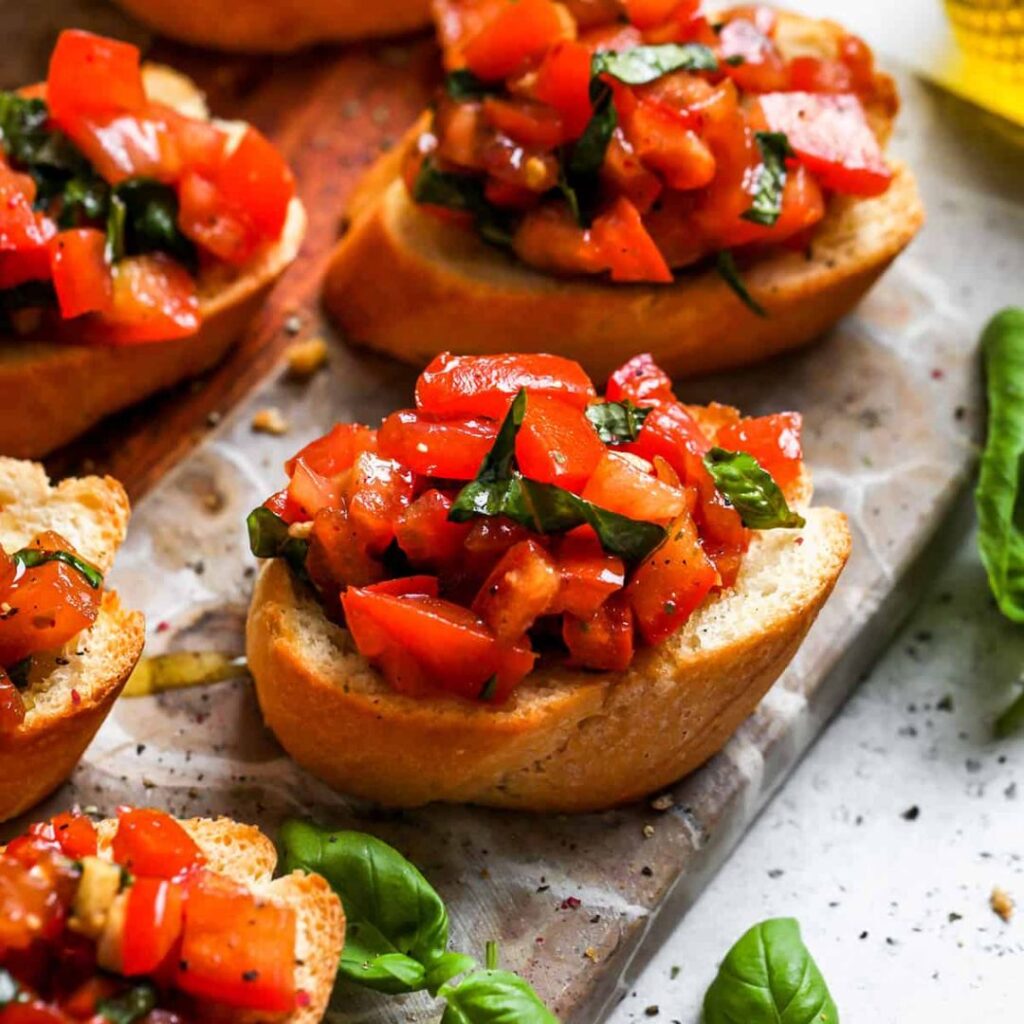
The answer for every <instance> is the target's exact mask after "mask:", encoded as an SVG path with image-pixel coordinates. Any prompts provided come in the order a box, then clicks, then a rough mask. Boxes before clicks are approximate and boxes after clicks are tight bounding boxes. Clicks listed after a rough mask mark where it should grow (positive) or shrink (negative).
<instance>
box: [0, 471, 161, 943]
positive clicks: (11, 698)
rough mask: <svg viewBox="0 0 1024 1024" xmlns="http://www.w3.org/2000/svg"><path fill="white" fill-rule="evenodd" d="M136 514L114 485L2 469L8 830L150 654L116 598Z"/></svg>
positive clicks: (1, 630)
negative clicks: (111, 585)
mask: <svg viewBox="0 0 1024 1024" xmlns="http://www.w3.org/2000/svg"><path fill="white" fill-rule="evenodd" d="M128 514H129V509H128V499H127V497H126V496H125V493H124V489H123V488H122V487H121V485H120V484H119V483H118V482H117V481H116V480H112V479H111V478H110V477H104V478H100V477H85V478H83V479H78V480H76V479H69V480H64V481H62V482H61V483H59V484H57V485H56V486H53V485H51V484H50V482H49V480H48V479H47V477H46V473H45V472H44V471H43V468H42V466H39V465H36V464H35V463H31V462H19V461H17V460H15V459H8V458H0V821H5V820H7V819H8V818H12V817H14V816H15V815H17V814H20V813H21V812H22V811H25V810H27V809H28V808H29V807H32V806H33V805H34V804H36V803H38V802H39V801H40V800H41V799H42V798H43V797H44V796H46V795H47V794H48V793H50V792H51V791H52V790H54V789H56V788H57V786H59V785H60V784H61V783H62V782H63V781H64V780H65V779H67V777H68V776H69V775H70V774H71V772H72V770H73V768H74V767H75V764H76V763H77V762H78V759H79V758H80V757H81V755H82V752H83V751H84V750H85V748H86V747H87V746H88V744H89V742H90V740H91V739H92V737H93V736H94V735H95V733H96V730H97V729H98V728H99V727H100V725H101V724H102V723H103V720H104V719H105V718H106V716H107V714H108V713H109V711H110V708H111V706H112V705H113V703H114V701H115V700H116V699H117V696H118V694H119V693H120V692H121V689H122V687H123V686H124V684H125V682H127V680H128V677H129V675H130V674H131V671H132V669H133V668H134V667H135V663H136V662H137V661H138V659H139V655H140V654H141V653H142V646H143V642H144V639H145V628H144V623H143V618H142V615H141V614H140V613H139V612H133V611H129V610H128V609H126V608H124V607H123V606H122V604H121V602H120V600H119V598H118V596H117V594H116V593H115V592H114V591H112V590H108V589H106V587H105V586H104V576H105V574H106V573H107V572H108V571H109V570H110V568H111V566H112V565H113V562H114V554H115V552H116V551H117V549H118V547H120V545H121V542H122V541H123V540H124V535H125V530H126V528H127V525H128ZM2 946H3V942H2V940H0V948H2Z"/></svg>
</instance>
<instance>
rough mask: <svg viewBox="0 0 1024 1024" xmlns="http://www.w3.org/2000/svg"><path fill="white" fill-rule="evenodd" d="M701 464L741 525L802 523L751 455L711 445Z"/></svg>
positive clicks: (755, 527) (757, 527) (768, 527)
mask: <svg viewBox="0 0 1024 1024" xmlns="http://www.w3.org/2000/svg"><path fill="white" fill-rule="evenodd" d="M704 465H705V466H706V467H707V470H708V472H709V473H710V474H711V477H712V479H713V480H714V481H715V486H716V487H717V488H718V489H719V491H721V492H722V494H724V495H725V497H726V498H727V499H728V500H729V503H730V504H731V505H732V506H733V507H734V508H735V509H736V511H737V512H739V514H740V518H741V519H742V520H743V525H744V526H747V527H749V528H750V529H752V530H774V529H778V528H780V527H781V528H785V529H793V528H795V527H801V526H804V525H805V520H804V518H803V516H801V515H799V514H797V513H796V512H794V511H793V510H792V509H791V508H790V507H789V505H788V504H787V503H786V496H785V495H784V494H783V493H782V491H781V489H780V488H779V485H778V484H777V483H776V482H775V480H774V479H773V478H772V476H771V474H770V473H766V472H765V471H764V470H763V469H762V468H761V465H760V463H759V462H758V461H757V459H755V458H754V456H753V455H748V454H747V453H746V452H730V451H726V449H724V448H712V449H711V451H709V452H708V453H707V455H705V456H704Z"/></svg>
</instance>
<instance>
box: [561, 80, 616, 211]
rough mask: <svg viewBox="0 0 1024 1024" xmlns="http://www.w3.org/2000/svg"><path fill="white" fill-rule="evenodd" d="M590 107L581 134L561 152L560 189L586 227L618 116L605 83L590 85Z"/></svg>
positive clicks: (609, 90)
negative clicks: (588, 115)
mask: <svg viewBox="0 0 1024 1024" xmlns="http://www.w3.org/2000/svg"><path fill="white" fill-rule="evenodd" d="M590 104H591V107H592V109H593V113H592V114H591V115H590V120H589V121H588V122H587V126H586V128H584V129H583V134H582V135H581V136H580V137H579V138H578V139H577V140H576V142H575V143H573V145H572V146H570V147H567V148H566V149H565V150H564V151H563V153H562V173H561V177H560V178H559V185H558V187H559V189H560V191H561V192H562V194H563V195H564V196H565V197H566V200H567V201H568V203H569V207H570V209H571V210H572V213H573V216H574V217H575V218H576V220H577V221H578V222H579V224H580V225H581V226H583V227H589V226H590V224H591V222H592V221H593V219H594V214H595V213H596V211H597V204H598V201H599V199H600V173H601V168H602V167H603V166H604V158H605V154H606V153H607V152H608V145H609V143H610V142H611V141H612V135H613V134H614V132H615V128H616V126H617V125H618V123H619V117H618V114H617V112H616V110H615V104H614V103H613V102H612V91H611V89H610V88H609V87H608V85H607V83H605V82H602V81H601V80H600V79H597V78H595V79H593V80H592V81H591V83H590Z"/></svg>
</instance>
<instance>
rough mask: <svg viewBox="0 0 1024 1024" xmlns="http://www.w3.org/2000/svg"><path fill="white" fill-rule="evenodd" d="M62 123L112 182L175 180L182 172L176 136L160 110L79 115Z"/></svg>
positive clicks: (100, 171)
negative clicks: (150, 179) (138, 179)
mask: <svg viewBox="0 0 1024 1024" xmlns="http://www.w3.org/2000/svg"><path fill="white" fill-rule="evenodd" d="M62 127H64V130H65V131H66V132H67V134H68V135H69V136H70V137H71V140H72V141H73V142H74V143H75V145H76V146H78V148H79V149H80V150H81V151H82V153H83V154H84V156H85V157H86V159H87V160H88V161H89V163H91V164H92V166H93V167H94V168H95V169H96V171H97V173H98V174H99V175H100V176H101V177H102V178H103V179H104V180H105V181H107V182H109V183H110V184H111V185H117V184H120V183H121V182H122V181H127V179H129V178H155V179H157V180H158V181H163V182H173V181H176V180H177V178H178V177H179V176H180V174H181V171H182V164H181V154H180V152H179V150H178V144H177V139H176V138H175V135H174V133H173V132H172V131H171V129H170V126H169V125H168V123H167V118H166V117H164V116H163V115H162V114H160V113H159V112H158V111H144V112H142V113H130V114H125V113H119V112H117V111H110V112H107V113H94V114H89V115H88V116H77V115H76V117H75V119H74V120H73V121H72V122H71V123H69V124H67V125H64V126H62Z"/></svg>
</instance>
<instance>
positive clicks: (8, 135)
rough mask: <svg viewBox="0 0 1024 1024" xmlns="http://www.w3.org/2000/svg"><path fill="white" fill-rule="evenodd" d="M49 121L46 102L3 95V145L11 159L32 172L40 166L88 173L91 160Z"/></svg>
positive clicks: (0, 131)
mask: <svg viewBox="0 0 1024 1024" xmlns="http://www.w3.org/2000/svg"><path fill="white" fill-rule="evenodd" d="M49 118H50V111H49V108H48V107H47V105H46V101H45V100H41V99H27V98H26V97H24V96H19V95H18V94H17V93H13V92H0V143H2V145H3V150H4V153H5V154H6V155H7V157H8V159H9V160H11V161H12V162H13V163H15V164H18V165H20V166H21V167H24V168H25V169H26V170H28V171H29V172H30V173H32V172H33V171H34V170H35V169H37V168H40V167H42V168H47V169H48V170H50V171H62V172H64V173H65V174H66V175H67V176H71V175H75V174H83V173H87V172H88V171H89V164H88V161H87V160H86V159H85V157H84V156H82V154H81V153H80V152H79V151H78V149H77V148H76V147H75V145H74V143H72V142H71V140H70V139H69V138H68V137H67V136H66V135H65V134H64V133H63V132H60V131H56V130H54V129H51V128H48V127H47V122H48V121H49Z"/></svg>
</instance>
